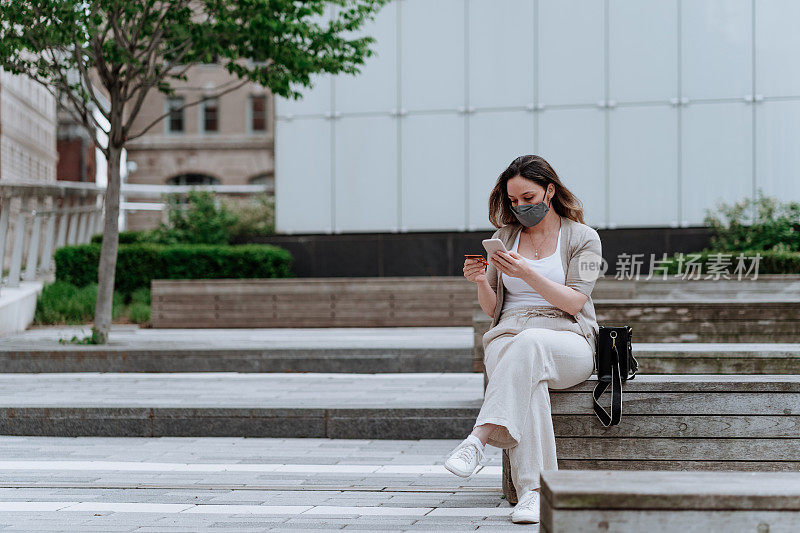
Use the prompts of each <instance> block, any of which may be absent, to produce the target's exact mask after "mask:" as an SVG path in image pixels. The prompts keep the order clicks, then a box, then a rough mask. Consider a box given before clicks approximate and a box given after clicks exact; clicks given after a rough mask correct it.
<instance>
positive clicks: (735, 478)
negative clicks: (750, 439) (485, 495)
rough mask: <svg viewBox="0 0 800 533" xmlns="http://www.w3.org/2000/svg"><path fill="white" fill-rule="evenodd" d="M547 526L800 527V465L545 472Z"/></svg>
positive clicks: (685, 532) (623, 532) (701, 531)
mask: <svg viewBox="0 0 800 533" xmlns="http://www.w3.org/2000/svg"><path fill="white" fill-rule="evenodd" d="M541 480H542V498H541V500H540V502H541V524H540V530H541V531H543V532H545V531H546V532H549V533H556V532H559V533H561V532H564V533H566V532H569V533H572V532H574V531H587V532H589V531H615V532H620V533H627V532H640V531H680V532H681V533H690V532H698V533H707V532H709V531H726V532H728V531H730V532H735V531H752V532H764V533H766V532H769V533H775V532H778V531H786V532H789V531H797V528H798V524H800V473H798V472H658V471H636V472H625V471H588V470H572V471H565V470H559V471H547V472H542V476H541Z"/></svg>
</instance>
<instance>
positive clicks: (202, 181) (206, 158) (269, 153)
mask: <svg viewBox="0 0 800 533" xmlns="http://www.w3.org/2000/svg"><path fill="white" fill-rule="evenodd" d="M187 77H188V78H187V80H186V81H185V82H175V83H173V87H175V89H176V93H175V95H174V96H166V95H164V94H161V93H159V92H157V91H152V92H151V93H150V94H149V95H148V97H147V100H146V101H145V103H144V105H143V106H142V110H141V112H140V113H139V115H138V117H137V119H136V123H135V125H134V127H133V129H132V132H131V133H132V134H136V133H137V132H138V131H141V129H142V128H145V127H146V126H147V125H149V124H151V123H152V122H153V121H155V120H157V119H158V117H160V116H162V115H164V114H167V113H169V115H168V116H167V118H165V119H163V120H161V121H160V122H159V123H158V124H156V125H155V126H154V127H153V128H152V129H150V130H149V131H148V133H147V134H145V135H143V136H142V137H139V138H138V139H134V140H132V141H131V142H130V143H129V144H128V152H127V158H128V161H129V162H130V165H129V169H130V172H129V175H128V177H127V180H126V183H130V184H147V185H256V184H266V185H267V186H268V191H271V190H272V186H273V185H272V184H273V176H274V163H273V159H274V158H273V154H274V141H273V139H274V128H273V121H274V117H273V98H272V96H271V94H270V93H269V91H267V90H266V89H265V88H263V87H261V86H260V85H257V84H253V83H249V84H246V85H244V86H243V87H241V88H239V89H237V90H235V91H232V92H230V93H227V94H225V95H223V96H221V97H220V98H218V99H216V100H208V101H206V102H204V103H201V104H199V105H195V106H190V107H187V108H185V109H183V110H182V111H178V108H180V107H181V106H183V105H184V104H187V103H190V102H194V101H197V100H199V99H201V98H202V97H203V96H205V95H211V94H214V93H216V92H218V91H217V90H215V88H217V87H221V86H223V85H224V84H228V83H232V82H235V81H236V80H235V78H232V77H231V76H230V74H228V72H227V71H225V69H224V68H223V67H221V66H219V65H216V64H210V65H199V66H196V67H193V68H192V69H190V70H189V72H188V73H187ZM125 201H126V205H128V206H129V207H131V206H133V205H134V204H137V203H139V204H141V206H142V209H135V208H133V209H130V208H129V209H127V210H126V228H127V229H131V230H135V229H146V228H152V227H155V226H157V225H158V223H159V222H160V221H161V220H164V213H163V212H162V211H160V210H158V209H155V208H153V207H154V206H153V204H154V202H153V198H152V197H148V198H144V197H142V198H135V197H132V196H128V197H126V198H125Z"/></svg>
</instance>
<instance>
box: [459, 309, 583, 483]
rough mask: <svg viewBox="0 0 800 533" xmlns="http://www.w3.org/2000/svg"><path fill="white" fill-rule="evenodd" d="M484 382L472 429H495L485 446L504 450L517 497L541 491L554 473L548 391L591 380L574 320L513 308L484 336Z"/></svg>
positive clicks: (554, 311)
mask: <svg viewBox="0 0 800 533" xmlns="http://www.w3.org/2000/svg"><path fill="white" fill-rule="evenodd" d="M483 348H484V364H485V366H486V374H487V377H488V382H487V385H486V392H485V395H484V400H483V406H482V407H481V410H480V412H479V413H478V418H477V419H476V421H475V426H480V425H482V424H486V423H492V424H497V425H498V426H499V427H497V428H495V430H494V431H493V432H492V433H491V434H490V435H489V438H488V441H487V444H491V445H492V446H495V447H497V448H508V456H509V460H510V463H511V478H512V479H513V481H514V487H515V488H516V490H517V494H518V495H519V496H522V494H524V493H525V492H526V491H527V490H531V489H536V488H538V487H539V474H540V472H541V471H542V470H557V469H558V462H557V460H556V439H555V434H554V432H553V419H552V417H551V414H550V394H549V392H548V391H549V389H550V388H553V389H566V388H569V387H572V386H574V385H577V384H579V383H581V382H583V381H585V380H587V379H588V378H589V376H591V375H592V372H593V370H594V352H593V350H592V346H591V345H590V344H589V341H588V340H587V339H586V338H585V337H584V336H583V334H582V332H581V330H580V327H579V326H578V323H577V322H576V321H575V318H574V317H572V315H570V314H569V313H566V312H565V311H562V310H561V309H558V308H554V307H547V306H525V307H515V308H511V309H508V310H506V311H504V312H503V313H502V314H501V315H500V320H499V321H498V323H497V325H496V326H494V327H493V328H491V329H490V330H489V331H487V332H486V333H485V334H484V336H483Z"/></svg>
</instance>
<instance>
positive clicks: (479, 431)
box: [470, 424, 492, 446]
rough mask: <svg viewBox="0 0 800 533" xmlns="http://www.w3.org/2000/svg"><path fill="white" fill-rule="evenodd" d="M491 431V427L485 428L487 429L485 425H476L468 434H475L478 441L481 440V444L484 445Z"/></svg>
mask: <svg viewBox="0 0 800 533" xmlns="http://www.w3.org/2000/svg"><path fill="white" fill-rule="evenodd" d="M484 425H485V424H484ZM491 432H492V431H491V429H489V430H487V429H486V428H485V427H483V426H478V427H476V428H473V430H472V433H470V435H475V436H476V437H477V438H478V440H480V441H481V444H483V445H484V446H486V443H487V442H488V440H489V434H490V433H491Z"/></svg>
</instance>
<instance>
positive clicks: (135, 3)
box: [0, 0, 390, 344]
mask: <svg viewBox="0 0 800 533" xmlns="http://www.w3.org/2000/svg"><path fill="white" fill-rule="evenodd" d="M389 1H390V0H0V68H3V69H5V70H6V71H9V72H11V73H14V74H24V75H27V76H29V77H30V78H32V79H33V80H35V81H36V82H38V83H40V84H41V85H43V86H44V87H45V88H47V90H48V91H49V92H50V93H52V94H53V95H54V96H56V97H57V98H59V99H60V101H63V102H65V104H66V105H65V109H66V110H67V111H68V112H70V113H71V114H72V116H73V118H74V119H75V120H77V121H78V122H79V123H80V124H82V125H83V126H84V127H85V128H86V129H87V130H88V131H89V132H90V133H92V134H93V137H94V138H95V145H96V146H97V147H98V148H99V149H100V150H101V151H102V152H103V154H104V155H105V157H106V159H107V160H108V185H107V189H106V194H105V204H104V208H105V219H104V225H103V244H102V247H101V251H100V264H99V265H98V285H99V288H98V293H97V304H96V307H95V319H94V326H93V328H92V337H93V338H94V342H96V343H101V344H104V343H106V342H107V338H108V332H109V329H110V326H111V308H112V296H113V292H114V274H115V269H116V260H117V249H118V246H119V226H118V217H119V190H120V156H121V153H122V151H123V150H124V148H125V145H126V143H128V142H130V141H132V140H133V139H136V138H138V137H140V136H142V135H143V134H145V133H146V132H147V131H148V130H149V129H150V128H152V127H153V126H155V125H156V124H157V123H159V122H160V121H161V120H163V119H164V118H166V116H167V115H168V114H169V113H165V114H164V115H162V116H161V117H159V119H158V120H156V121H153V122H152V123H150V124H149V125H147V126H145V127H143V128H142V129H140V130H135V129H134V127H135V125H136V124H137V123H136V118H137V116H138V115H139V112H140V110H141V108H142V105H143V104H144V102H145V97H146V96H147V95H148V94H149V93H150V91H154V90H155V91H159V92H161V93H163V94H166V95H172V94H174V92H175V91H174V89H173V87H172V83H174V82H176V81H178V80H182V81H185V80H186V79H187V77H186V73H187V71H188V70H189V69H190V68H191V67H192V66H194V65H198V64H202V63H209V62H211V61H212V58H216V60H217V61H218V62H219V63H220V64H221V65H222V66H224V68H225V69H226V70H227V71H228V72H229V73H230V74H231V75H232V76H231V79H232V80H233V82H227V83H225V84H223V85H220V86H219V87H217V88H216V89H215V90H212V91H210V93H209V94H205V95H203V96H201V97H198V98H197V99H196V100H194V101H189V102H186V103H185V104H184V105H183V106H181V107H179V108H177V109H175V110H173V111H177V110H180V109H182V108H185V107H190V106H193V105H197V104H199V103H201V102H203V101H205V100H209V99H213V98H218V97H220V96H222V95H224V94H226V93H228V92H231V91H234V90H236V89H238V88H239V87H241V86H242V85H244V84H245V83H249V82H255V83H258V84H261V85H262V86H264V87H266V88H268V89H269V90H270V91H272V92H273V94H277V95H280V96H283V97H285V98H293V99H297V98H300V97H302V94H301V93H300V92H299V91H298V89H301V88H302V87H311V86H312V84H311V81H310V78H311V75H313V74H317V73H329V74H339V73H346V74H358V73H360V70H359V68H358V67H359V66H361V65H363V64H364V62H365V60H366V58H368V57H370V56H372V54H373V53H374V52H373V51H372V50H371V49H370V44H372V43H373V42H374V38H372V37H369V36H362V37H357V38H356V37H352V35H354V34H355V33H356V32H357V31H358V30H359V28H361V27H362V25H363V23H364V22H366V21H368V20H371V19H372V18H374V16H375V14H377V12H378V11H379V10H380V9H381V8H382V7H383V5H385V4H386V3H388V2H389ZM326 8H330V12H331V13H332V15H331V16H330V17H326V16H325V12H326ZM95 113H100V115H101V116H102V117H103V118H104V119H105V121H107V124H106V125H105V127H104V125H103V124H102V123H101V122H105V121H102V120H98V118H97V116H96V115H95ZM109 125H110V126H109ZM106 137H107V140H106V139H105V138H106Z"/></svg>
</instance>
